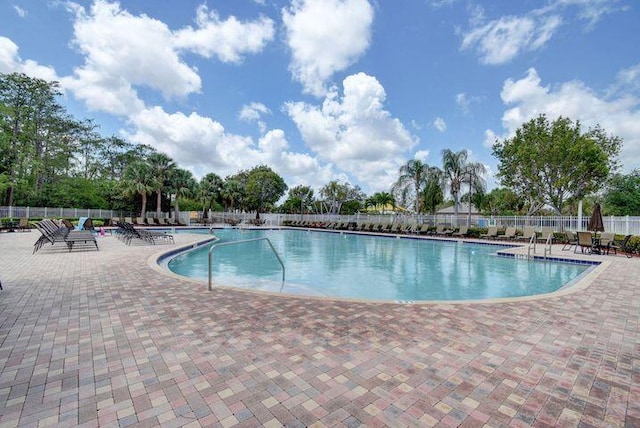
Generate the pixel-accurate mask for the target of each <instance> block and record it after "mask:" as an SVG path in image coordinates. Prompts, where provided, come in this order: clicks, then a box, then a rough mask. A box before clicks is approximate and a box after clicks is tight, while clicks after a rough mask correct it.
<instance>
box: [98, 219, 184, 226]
mask: <svg viewBox="0 0 640 428" xmlns="http://www.w3.org/2000/svg"><path fill="white" fill-rule="evenodd" d="M121 221H122V220H120V217H113V218H112V219H111V222H110V224H111V225H112V226H117V225H118V223H119V222H121ZM122 222H123V223H129V224H132V225H134V226H184V224H183V223H180V222H179V221H178V220H176V219H175V218H174V217H171V218H154V217H125V218H124V221H122Z"/></svg>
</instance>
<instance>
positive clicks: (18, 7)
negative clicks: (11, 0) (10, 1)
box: [13, 4, 27, 18]
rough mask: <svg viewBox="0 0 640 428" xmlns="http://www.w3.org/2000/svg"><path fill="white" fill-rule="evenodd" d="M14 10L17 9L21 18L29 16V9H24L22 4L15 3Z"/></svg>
mask: <svg viewBox="0 0 640 428" xmlns="http://www.w3.org/2000/svg"><path fill="white" fill-rule="evenodd" d="M13 10H15V11H16V14H17V15H18V16H19V17H20V18H24V17H26V16H27V11H26V10H24V9H23V8H21V7H20V6H18V5H17V4H14V5H13Z"/></svg>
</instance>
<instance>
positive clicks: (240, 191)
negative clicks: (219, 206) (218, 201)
mask: <svg viewBox="0 0 640 428" xmlns="http://www.w3.org/2000/svg"><path fill="white" fill-rule="evenodd" d="M220 196H221V197H222V201H223V203H224V206H225V209H227V208H228V209H229V210H231V211H233V207H234V205H235V203H237V202H241V201H242V200H243V198H244V186H243V185H242V183H241V182H240V181H239V180H236V179H235V178H233V177H227V178H226V179H225V180H224V183H222V189H221V190H220Z"/></svg>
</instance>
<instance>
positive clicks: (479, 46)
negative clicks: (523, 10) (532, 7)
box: [462, 14, 562, 64]
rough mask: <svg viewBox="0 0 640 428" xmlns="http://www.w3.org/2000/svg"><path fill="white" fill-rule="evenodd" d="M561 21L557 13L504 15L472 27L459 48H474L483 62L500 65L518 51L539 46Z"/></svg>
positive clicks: (514, 55) (547, 38)
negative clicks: (546, 14) (549, 14)
mask: <svg viewBox="0 0 640 428" xmlns="http://www.w3.org/2000/svg"><path fill="white" fill-rule="evenodd" d="M561 23H562V19H561V18H560V17H559V16H557V15H551V16H539V15H536V14H531V15H529V16H524V17H517V16H505V17H502V18H500V19H496V20H493V21H491V22H489V23H486V24H484V25H479V26H476V27H474V28H472V29H471V30H470V31H468V32H467V33H466V34H464V36H463V39H462V49H474V50H476V51H477V52H478V54H479V55H480V61H481V62H482V63H484V64H503V63H506V62H508V61H510V60H512V59H513V58H514V57H516V56H517V55H518V54H520V53H521V52H522V51H526V50H535V49H540V48H541V47H543V46H544V45H545V44H546V43H547V42H548V41H549V39H550V38H551V36H552V35H553V33H554V32H555V31H556V30H557V28H558V27H559V26H560V24H561Z"/></svg>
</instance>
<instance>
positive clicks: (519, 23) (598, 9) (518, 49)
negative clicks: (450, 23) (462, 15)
mask: <svg viewBox="0 0 640 428" xmlns="http://www.w3.org/2000/svg"><path fill="white" fill-rule="evenodd" d="M618 3H619V2H618V0H612V1H609V0H555V1H549V2H548V3H547V5H545V6H542V7H540V8H538V9H534V10H531V11H530V12H528V13H526V14H524V15H522V16H502V17H499V18H496V19H493V20H490V21H488V22H487V20H486V18H485V15H484V10H483V9H482V8H480V7H475V8H472V12H471V18H470V20H469V26H470V28H469V29H468V30H467V31H464V32H463V34H462V45H461V47H462V49H463V50H473V51H475V52H476V53H477V54H478V56H479V57H480V62H482V63H483V64H491V65H495V64H504V63H506V62H509V61H511V60H512V59H513V58H515V57H516V56H518V55H520V54H521V53H523V52H526V51H533V50H537V49H541V48H543V47H544V46H545V45H546V44H547V43H548V42H549V40H551V38H552V37H553V36H554V35H555V33H556V32H557V31H558V29H559V28H560V27H561V25H562V24H563V23H564V20H563V18H562V16H563V15H566V16H567V17H569V16H571V13H572V12H575V15H576V16H577V18H578V19H581V20H587V21H589V22H588V26H589V27H591V26H593V25H594V24H595V23H596V22H597V21H598V20H599V19H600V18H601V17H602V16H604V15H606V14H609V13H613V12H617V11H620V10H622V9H623V7H620V6H618Z"/></svg>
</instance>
